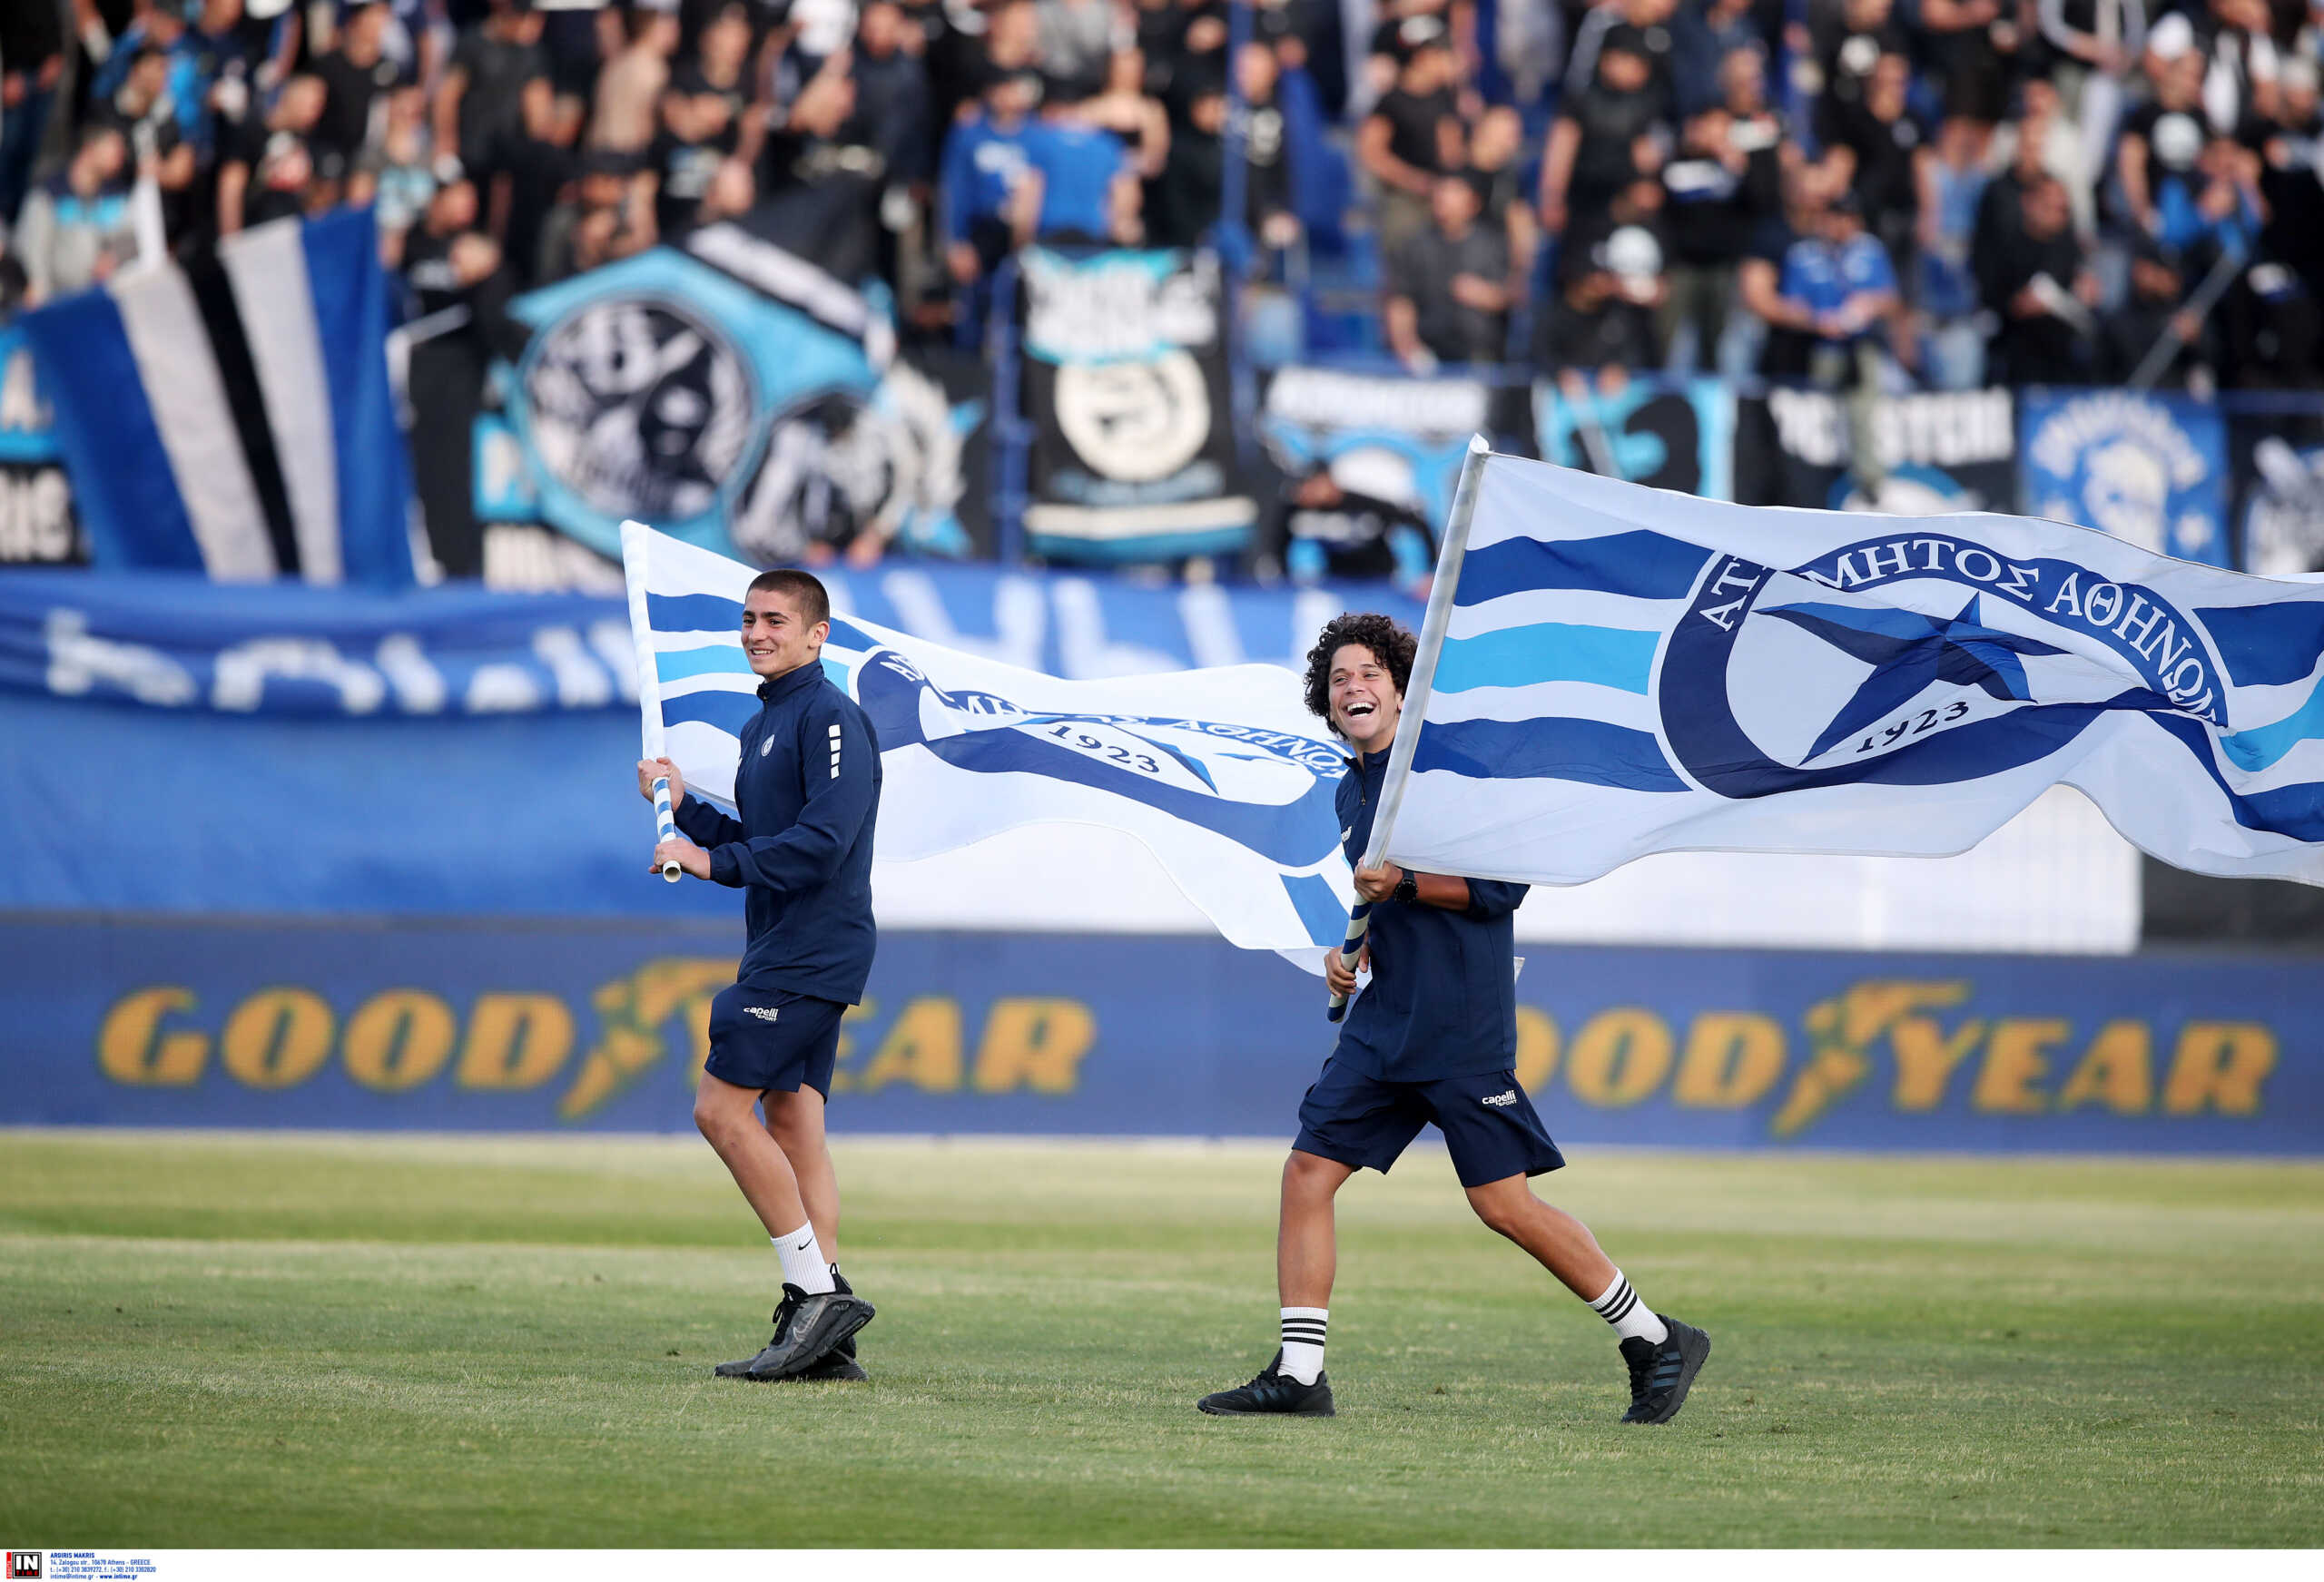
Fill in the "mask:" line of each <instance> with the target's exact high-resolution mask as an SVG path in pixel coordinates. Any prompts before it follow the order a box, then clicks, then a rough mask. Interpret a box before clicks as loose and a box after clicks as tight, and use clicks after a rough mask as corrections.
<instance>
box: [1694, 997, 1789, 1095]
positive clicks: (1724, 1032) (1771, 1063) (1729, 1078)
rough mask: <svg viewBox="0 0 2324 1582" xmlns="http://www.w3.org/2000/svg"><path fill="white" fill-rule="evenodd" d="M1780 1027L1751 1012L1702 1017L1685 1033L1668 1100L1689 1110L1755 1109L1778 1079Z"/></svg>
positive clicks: (1781, 1050) (1781, 1055)
mask: <svg viewBox="0 0 2324 1582" xmlns="http://www.w3.org/2000/svg"><path fill="white" fill-rule="evenodd" d="M1783 1058H1784V1037H1783V1027H1782V1025H1781V1024H1780V1023H1778V1022H1777V1020H1776V1019H1775V1018H1774V1017H1765V1016H1761V1015H1759V1014H1758V1013H1757V1012H1755V1011H1705V1012H1704V1013H1703V1014H1702V1015H1700V1016H1699V1017H1696V1018H1695V1020H1694V1025H1693V1026H1692V1027H1689V1028H1688V1029H1687V1047H1686V1052H1685V1053H1684V1054H1682V1055H1681V1056H1679V1076H1678V1080H1677V1081H1675V1082H1673V1083H1672V1084H1671V1085H1670V1096H1671V1098H1672V1099H1674V1100H1675V1101H1677V1102H1678V1103H1679V1104H1682V1105H1686V1106H1687V1107H1688V1108H1689V1109H1707V1110H1739V1109H1745V1108H1748V1107H1749V1106H1750V1105H1754V1104H1757V1103H1758V1101H1759V1100H1760V1099H1761V1098H1762V1097H1763V1096H1766V1094H1767V1092H1768V1089H1769V1088H1772V1087H1773V1086H1775V1085H1776V1079H1777V1077H1779V1076H1782V1075H1783Z"/></svg>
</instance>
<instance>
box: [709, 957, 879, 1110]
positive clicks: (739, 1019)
mask: <svg viewBox="0 0 2324 1582" xmlns="http://www.w3.org/2000/svg"><path fill="white" fill-rule="evenodd" d="M846 1014H847V1007H845V1006H843V1005H842V1004H840V1003H839V1001H837V1000H835V999H817V998H815V997H813V996H812V995H805V994H792V993H790V992H788V991H786V990H783V989H771V988H743V986H742V985H741V984H739V983H738V984H736V985H734V987H733V988H725V989H721V990H720V991H719V993H718V997H717V998H716V999H714V1000H712V1001H711V1002H710V1058H709V1060H707V1061H706V1062H704V1065H703V1069H704V1071H707V1072H709V1073H710V1075H711V1076H714V1077H716V1078H718V1080H719V1081H721V1082H731V1083H733V1084H734V1086H736V1087H747V1088H751V1089H753V1090H754V1091H756V1092H760V1093H764V1092H765V1091H766V1090H767V1089H769V1088H780V1089H781V1090H782V1091H783V1092H784V1093H797V1092H798V1091H799V1090H800V1089H801V1088H802V1087H812V1088H813V1089H814V1090H815V1091H816V1092H817V1093H820V1094H822V1096H824V1097H825V1098H829V1097H831V1096H832V1066H835V1065H837V1064H838V1063H839V1019H840V1018H841V1017H843V1016H845V1015H846Z"/></svg>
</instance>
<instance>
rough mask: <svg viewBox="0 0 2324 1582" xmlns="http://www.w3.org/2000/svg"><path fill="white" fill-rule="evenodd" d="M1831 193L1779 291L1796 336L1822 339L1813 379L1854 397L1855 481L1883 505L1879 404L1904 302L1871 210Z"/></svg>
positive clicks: (1789, 258) (1841, 192)
mask: <svg viewBox="0 0 2324 1582" xmlns="http://www.w3.org/2000/svg"><path fill="white" fill-rule="evenodd" d="M1825 191H1827V192H1828V194H1829V195H1828V196H1827V199H1826V201H1825V202H1824V205H1823V209H1822V211H1821V212H1820V213H1819V214H1818V215H1817V218H1816V221H1815V224H1814V226H1813V228H1812V229H1809V230H1807V231H1806V232H1805V233H1804V234H1802V235H1801V236H1800V237H1799V238H1798V239H1797V241H1794V242H1793V243H1792V244H1791V246H1790V247H1789V248H1788V249H1787V250H1786V251H1785V252H1784V258H1783V272H1782V275H1781V277H1780V279H1779V280H1778V282H1777V292H1778V294H1779V295H1780V296H1781V297H1782V298H1783V300H1785V302H1786V303H1787V304H1788V305H1789V311H1788V313H1787V315H1786V317H1787V320H1788V323H1789V324H1790V326H1791V327H1792V328H1794V329H1800V330H1802V331H1805V332H1807V333H1808V334H1810V335H1812V336H1813V337H1814V338H1815V339H1814V340H1813V342H1812V343H1811V344H1810V345H1809V346H1808V348H1807V378H1808V380H1809V382H1810V383H1812V384H1815V385H1817V386H1818V387H1819V388H1824V389H1829V390H1842V391H1845V392H1846V414H1847V425H1848V473H1849V476H1850V477H1852V478H1854V479H1855V481H1856V488H1857V489H1858V491H1859V492H1861V493H1862V494H1863V496H1865V497H1866V498H1867V499H1877V498H1879V496H1880V486H1881V483H1882V480H1883V477H1884V467H1883V463H1882V460H1881V457H1880V452H1879V447H1878V445H1877V444H1876V429H1875V427H1874V425H1873V402H1874V400H1875V399H1876V398H1877V396H1878V395H1879V393H1880V387H1881V381H1882V361H1881V356H1880V340H1881V336H1882V332H1883V331H1884V330H1885V329H1886V328H1887V327H1888V326H1889V324H1890V322H1891V320H1892V319H1893V318H1894V316H1895V314H1896V308H1897V305H1898V301H1899V294H1898V291H1897V289H1896V270H1895V268H1894V267H1893V266H1892V265H1891V264H1890V262H1889V260H1888V250H1887V249H1886V248H1885V247H1883V246H1881V245H1880V242H1879V241H1878V239H1877V238H1876V237H1874V236H1873V235H1872V234H1871V233H1870V232H1868V231H1866V230H1865V228H1864V210H1863V202H1862V201H1861V200H1860V199H1859V198H1857V196H1856V193H1855V192H1854V191H1853V190H1851V189H1848V188H1845V187H1843V188H1839V189H1838V190H1837V191H1833V190H1831V189H1829V188H1828V187H1827V188H1826V189H1825Z"/></svg>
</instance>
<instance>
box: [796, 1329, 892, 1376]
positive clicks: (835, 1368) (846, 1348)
mask: <svg viewBox="0 0 2324 1582" xmlns="http://www.w3.org/2000/svg"><path fill="white" fill-rule="evenodd" d="M784 1377H786V1378H789V1379H797V1380H802V1381H806V1382H808V1383H814V1382H816V1381H822V1380H826V1379H841V1380H847V1381H861V1380H865V1379H869V1378H871V1377H872V1375H870V1374H869V1373H866V1372H865V1371H863V1364H862V1363H861V1362H859V1361H856V1360H855V1337H854V1336H853V1335H850V1336H848V1337H847V1339H845V1340H843V1341H841V1342H840V1343H839V1344H838V1345H836V1346H833V1347H832V1350H831V1355H829V1356H827V1357H825V1358H824V1359H823V1360H822V1361H820V1362H818V1363H816V1364H815V1365H814V1366H813V1367H812V1368H809V1369H806V1370H805V1371H802V1372H798V1373H791V1374H786V1375H785V1376H784Z"/></svg>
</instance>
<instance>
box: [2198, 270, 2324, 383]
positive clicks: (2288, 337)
mask: <svg viewBox="0 0 2324 1582" xmlns="http://www.w3.org/2000/svg"><path fill="white" fill-rule="evenodd" d="M2219 319H2220V330H2221V339H2223V340H2224V341H2225V343H2226V349H2227V350H2226V356H2227V366H2228V378H2229V381H2230V383H2231V384H2233V385H2234V386H2235V387H2236V388H2240V389H2312V388H2317V387H2318V386H2319V385H2324V378H2319V368H2318V366H2317V357H2316V354H2317V348H2318V345H2319V329H2324V326H2319V320H2318V314H2317V305H2316V299H2315V298H2314V297H2313V296H2311V295H2309V290H2308V287H2307V284H2306V282H2305V281H2303V280H2301V279H2300V277H2299V274H2298V273H2296V272H2295V271H2294V270H2291V269H2290V268H2289V267H2288V266H2287V265H2286V264H2284V263H2283V262H2282V261H2281V260H2277V259H2273V258H2262V259H2260V260H2259V261H2258V262H2256V263H2254V264H2252V265H2250V267H2249V268H2247V269H2244V270H2241V271H2240V272H2239V273H2238V275H2237V276H2236V279H2235V281H2234V283H2233V284H2232V285H2231V286H2230V287H2229V288H2228V291H2227V295H2226V296H2225V297H2224V298H2222V299H2221V301H2220V305H2219Z"/></svg>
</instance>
